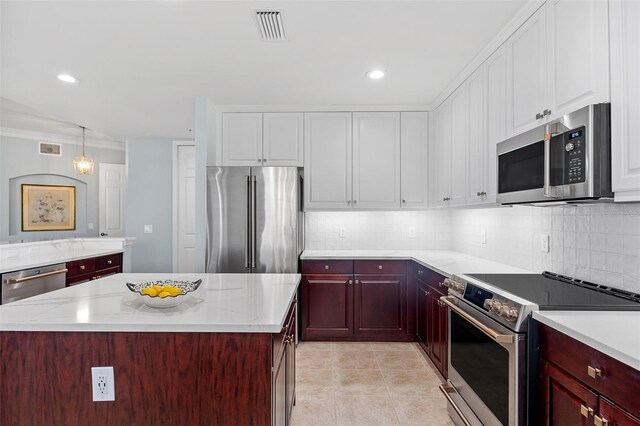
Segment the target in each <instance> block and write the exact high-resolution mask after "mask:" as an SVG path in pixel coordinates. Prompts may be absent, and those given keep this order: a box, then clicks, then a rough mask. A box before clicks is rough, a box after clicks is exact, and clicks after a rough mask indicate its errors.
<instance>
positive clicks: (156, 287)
mask: <svg viewBox="0 0 640 426" xmlns="http://www.w3.org/2000/svg"><path fill="white" fill-rule="evenodd" d="M153 289H154V290H155V291H156V293H158V294H160V293H161V292H162V287H160V286H159V285H158V284H156V285H154V286H153Z"/></svg>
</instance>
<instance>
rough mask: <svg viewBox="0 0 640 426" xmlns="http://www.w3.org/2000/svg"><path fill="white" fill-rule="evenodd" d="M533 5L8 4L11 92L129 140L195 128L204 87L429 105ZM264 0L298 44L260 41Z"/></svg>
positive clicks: (4, 5) (230, 99)
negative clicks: (376, 72)
mask: <svg viewBox="0 0 640 426" xmlns="http://www.w3.org/2000/svg"><path fill="white" fill-rule="evenodd" d="M525 3H526V2H525V1H504V0H496V1H482V0H465V1H462V0H460V1H451V0H450V1H401V0H393V1H311V0H298V1H286V2H273V1H257V2H256V1H251V2H250V1H243V0H236V1H208V2H191V1H158V2H146V1H133V2H132V1H129V2H115V1H83V2H75V1H68V2H67V1H44V2H37V1H4V0H3V1H2V2H1V3H0V7H1V10H0V12H1V17H0V18H1V24H2V28H1V37H2V38H1V60H2V63H1V64H0V65H1V76H0V78H1V79H0V84H1V86H0V95H1V96H3V97H4V98H7V99H9V100H11V101H14V102H17V103H19V104H22V105H26V106H28V107H29V108H33V109H34V110H37V111H40V113H41V114H43V115H44V116H49V117H56V118H58V119H60V120H63V121H69V122H74V123H78V124H82V125H84V126H87V127H88V128H89V129H91V130H93V131H95V132H99V133H103V134H107V135H110V136H111V137H114V138H117V139H134V138H188V137H193V133H190V132H189V130H188V129H191V128H193V120H194V99H195V97H197V96H208V97H209V98H210V99H211V101H212V102H213V103H214V104H219V105H223V104H224V105H230V104H233V105H241V104H245V105H246V104H269V105H427V104H430V103H431V102H433V101H434V100H435V99H436V98H437V96H438V95H439V94H440V93H441V92H442V91H443V90H444V89H445V87H446V86H447V85H448V84H449V83H450V82H451V81H452V80H453V79H454V77H455V76H456V75H457V74H458V73H459V72H461V71H462V69H463V68H464V67H465V66H466V65H467V64H468V63H469V62H470V61H471V60H472V59H473V58H474V56H476V55H477V54H478V53H479V52H480V50H482V48H483V47H484V46H485V45H486V44H487V43H488V42H489V41H490V40H491V39H492V38H493V37H494V36H495V35H496V34H497V33H498V32H499V31H500V29H502V28H503V27H504V26H505V25H506V24H507V22H508V21H509V20H510V19H511V18H512V17H513V16H514V15H515V14H516V13H517V11H518V10H519V9H520V8H521V7H522V6H523V5H524V4H525ZM254 8H277V9H280V10H282V12H283V17H284V25H285V30H286V34H287V40H286V41H280V42H264V41H261V40H260V38H259V36H258V30H257V25H256V21H255V18H254V16H253V13H252V9H254ZM373 68H381V69H384V70H385V71H386V73H387V75H386V76H385V78H383V79H382V80H377V81H373V80H370V79H368V78H366V77H365V73H366V72H367V71H369V70H371V69H373ZM63 72H64V73H69V74H71V75H73V76H75V77H76V78H77V79H78V80H79V82H78V83H76V84H66V83H62V82H60V81H58V80H57V79H56V75H57V74H60V73H63Z"/></svg>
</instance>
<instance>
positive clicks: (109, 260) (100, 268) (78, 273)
mask: <svg viewBox="0 0 640 426" xmlns="http://www.w3.org/2000/svg"><path fill="white" fill-rule="evenodd" d="M67 270H68V272H67V282H66V285H67V287H69V286H72V285H78V284H82V283H86V282H88V281H92V280H97V279H98V278H103V277H106V276H108V275H113V274H119V273H120V272H122V253H115V254H109V255H106V256H100V257H93V258H89V259H80V260H74V261H72V262H67Z"/></svg>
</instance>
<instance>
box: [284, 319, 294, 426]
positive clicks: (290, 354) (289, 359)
mask: <svg viewBox="0 0 640 426" xmlns="http://www.w3.org/2000/svg"><path fill="white" fill-rule="evenodd" d="M295 316H296V314H295V311H294V317H293V318H294V320H293V321H292V322H291V324H290V326H289V330H288V331H287V337H286V339H285V349H284V350H285V352H284V353H285V355H284V356H285V362H286V372H285V381H286V401H287V404H286V405H287V416H286V417H287V424H290V419H291V413H292V411H293V405H294V404H295V402H296V342H295V338H296V326H295Z"/></svg>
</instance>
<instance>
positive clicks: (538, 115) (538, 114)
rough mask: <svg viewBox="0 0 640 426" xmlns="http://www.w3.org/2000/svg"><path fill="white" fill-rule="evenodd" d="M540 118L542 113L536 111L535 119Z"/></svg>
mask: <svg viewBox="0 0 640 426" xmlns="http://www.w3.org/2000/svg"><path fill="white" fill-rule="evenodd" d="M541 118H542V114H540V113H539V112H538V113H536V120H540V119H541Z"/></svg>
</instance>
